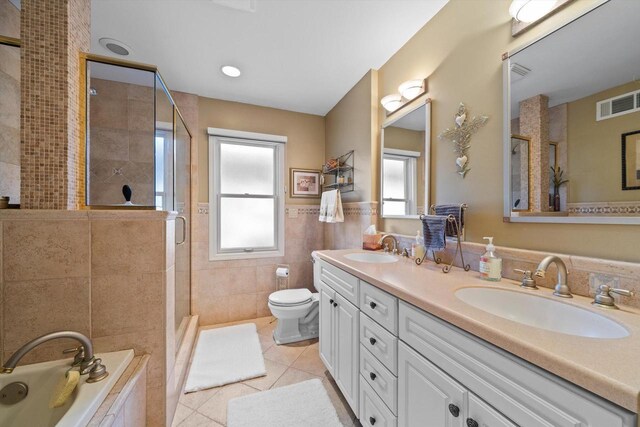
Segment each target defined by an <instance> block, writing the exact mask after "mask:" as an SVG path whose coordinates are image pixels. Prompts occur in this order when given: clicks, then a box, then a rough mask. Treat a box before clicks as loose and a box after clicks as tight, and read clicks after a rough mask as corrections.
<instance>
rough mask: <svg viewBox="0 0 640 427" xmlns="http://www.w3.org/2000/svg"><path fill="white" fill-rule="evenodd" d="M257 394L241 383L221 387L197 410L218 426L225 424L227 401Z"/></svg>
mask: <svg viewBox="0 0 640 427" xmlns="http://www.w3.org/2000/svg"><path fill="white" fill-rule="evenodd" d="M257 392H258V390H256V389H255V388H253V387H249V386H248V385H244V384H242V383H236V384H230V385H227V386H224V387H222V390H220V391H219V392H218V393H216V394H215V395H214V396H213V397H212V398H211V399H209V400H207V401H206V402H205V403H204V405H202V406H200V408H198V412H200V413H201V414H202V415H204V416H207V417H209V418H211V419H212V420H214V421H216V422H218V423H220V424H226V423H227V403H229V400H231V399H233V398H236V397H240V396H247V395H249V394H253V393H257Z"/></svg>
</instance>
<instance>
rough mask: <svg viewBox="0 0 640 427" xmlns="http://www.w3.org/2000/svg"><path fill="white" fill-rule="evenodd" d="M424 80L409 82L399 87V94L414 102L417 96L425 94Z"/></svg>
mask: <svg viewBox="0 0 640 427" xmlns="http://www.w3.org/2000/svg"><path fill="white" fill-rule="evenodd" d="M424 82H425V81H424V80H407V81H406V82H404V83H402V84H401V85H400V86H398V92H400V95H402V97H403V98H404V99H407V100H412V99H413V98H415V97H416V96H418V95H420V94H421V93H423V92H424V90H423V86H424Z"/></svg>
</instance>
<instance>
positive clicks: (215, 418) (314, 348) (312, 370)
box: [173, 317, 360, 427]
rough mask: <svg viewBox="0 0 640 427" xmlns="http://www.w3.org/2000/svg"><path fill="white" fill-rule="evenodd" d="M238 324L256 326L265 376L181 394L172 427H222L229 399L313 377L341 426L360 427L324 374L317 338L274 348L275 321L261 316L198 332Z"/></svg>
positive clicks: (336, 389)
mask: <svg viewBox="0 0 640 427" xmlns="http://www.w3.org/2000/svg"><path fill="white" fill-rule="evenodd" d="M241 323H255V324H256V327H257V328H258V336H259V337H260V344H261V345H262V353H263V354H264V362H265V365H266V368H267V375H266V376H264V377H260V378H254V379H251V380H247V381H243V382H241V383H235V384H229V385H226V386H222V387H216V388H212V389H209V390H203V391H199V392H196V393H189V394H183V395H182V396H181V397H180V402H179V403H178V408H177V410H176V413H175V416H174V418H173V426H174V427H177V426H180V427H191V426H211V427H216V426H225V425H226V424H227V402H228V401H229V399H233V398H234V397H239V396H245V395H247V394H251V393H257V392H259V391H262V390H268V389H271V388H276V387H282V386H285V385H289V384H295V383H299V382H302V381H306V380H309V379H313V378H319V379H321V380H322V383H323V384H324V387H325V389H326V390H327V393H328V394H329V397H330V399H331V402H332V403H333V406H334V407H335V408H336V412H337V413H338V417H339V418H340V421H341V422H342V424H343V425H344V426H345V427H359V426H360V423H359V422H358V420H356V419H355V415H354V414H353V412H352V411H351V409H350V408H349V405H348V404H347V402H346V401H345V400H344V398H343V397H342V394H341V393H340V391H339V390H338V386H337V385H336V383H335V382H334V381H333V378H331V376H330V375H329V373H328V372H326V371H325V367H324V364H323V363H322V361H321V360H320V355H319V354H318V340H317V339H315V340H309V341H303V342H299V343H292V344H287V345H276V344H275V342H274V341H273V336H272V334H273V329H274V328H275V326H276V320H275V318H273V317H261V318H258V319H253V320H244V321H240V322H232V323H225V324H221V325H215V326H205V327H203V328H200V330H203V329H211V328H220V327H223V326H229V325H238V324H241ZM300 427H304V426H300Z"/></svg>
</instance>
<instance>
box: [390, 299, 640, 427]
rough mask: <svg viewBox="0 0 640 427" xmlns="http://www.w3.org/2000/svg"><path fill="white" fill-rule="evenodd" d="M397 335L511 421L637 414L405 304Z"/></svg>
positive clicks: (614, 420)
mask: <svg viewBox="0 0 640 427" xmlns="http://www.w3.org/2000/svg"><path fill="white" fill-rule="evenodd" d="M398 313H399V317H398V319H399V324H398V330H399V335H400V339H401V340H402V341H404V342H405V343H407V344H409V345H410V346H411V347H413V348H414V349H415V350H416V351H418V353H420V354H421V355H422V356H424V357H426V358H427V359H429V361H431V362H432V363H433V364H434V365H436V366H438V367H439V368H440V369H442V370H443V371H444V372H446V373H447V374H448V375H450V376H452V377H453V378H454V379H455V380H456V381H458V382H460V383H462V384H464V386H465V387H466V388H468V389H469V390H470V391H472V392H473V393H474V394H476V395H477V396H480V397H481V398H482V400H484V401H485V402H487V403H488V404H489V405H490V406H492V407H494V408H495V409H496V410H497V411H498V412H500V413H502V414H504V415H505V416H506V417H507V418H509V419H510V420H512V421H513V422H514V423H515V424H517V425H521V426H526V427H542V426H544V427H575V426H594V427H595V426H607V427H623V426H625V427H626V426H635V425H636V416H635V414H632V413H631V412H629V411H626V410H624V409H622V408H620V407H618V406H616V405H614V404H612V403H611V402H608V401H606V400H605V399H603V398H601V397H598V396H595V395H593V394H591V393H589V392H587V391H585V390H583V389H581V388H579V387H577V386H575V385H573V384H571V383H569V382H567V381H565V380H563V379H562V378H559V377H557V376H555V375H553V374H551V373H549V372H547V371H544V370H542V369H540V368H538V367H537V366H534V365H532V364H530V363H529V362H526V361H524V360H522V359H520V358H518V357H516V356H513V355H512V354H509V353H507V352H506V351H504V350H502V349H500V348H498V347H496V346H494V345H492V344H490V343H487V342H486V341H483V340H481V339H480V338H477V337H475V336H473V335H471V334H469V333H467V332H465V331H463V330H461V329H459V328H457V327H455V326H453V325H451V324H449V323H447V322H445V321H443V320H441V319H439V318H437V317H435V316H433V315H431V314H429V313H426V312H425V311H423V310H420V309H418V308H416V307H413V306H412V305H410V304H407V303H405V302H400V304H399V309H398Z"/></svg>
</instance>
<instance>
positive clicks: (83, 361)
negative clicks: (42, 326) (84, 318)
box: [0, 331, 109, 383]
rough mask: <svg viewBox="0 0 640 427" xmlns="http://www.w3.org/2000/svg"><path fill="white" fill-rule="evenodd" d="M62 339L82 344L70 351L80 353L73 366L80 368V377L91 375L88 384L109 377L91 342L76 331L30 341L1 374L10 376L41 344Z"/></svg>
mask: <svg viewBox="0 0 640 427" xmlns="http://www.w3.org/2000/svg"><path fill="white" fill-rule="evenodd" d="M61 338H71V339H74V340H76V341H78V342H79V343H80V347H78V348H75V349H71V350H70V351H77V352H78V354H77V355H76V357H75V359H74V364H73V365H72V366H75V365H76V364H78V365H79V366H80V375H85V374H89V378H88V379H87V382H88V383H94V382H98V381H101V380H103V379H105V378H106V377H107V376H108V375H109V373H108V372H107V368H106V367H105V366H104V365H103V364H102V360H101V359H96V357H95V356H94V354H93V344H92V343H91V340H90V339H89V338H87V337H86V336H85V335H83V334H81V333H80V332H75V331H58V332H51V333H50V334H45V335H42V336H40V337H38V338H35V339H33V340H31V341H29V342H28V343H26V344H25V345H23V346H22V347H20V348H19V349H18V350H16V352H15V353H13V354H12V355H11V357H10V358H9V359H8V360H7V361H6V363H5V364H4V366H2V370H1V371H0V373H2V374H10V373H11V372H13V370H14V368H15V367H16V365H17V364H18V362H19V361H20V359H22V358H23V357H24V356H25V355H26V354H27V353H29V352H30V351H31V350H33V349H34V348H36V347H37V346H39V345H40V344H44V343H45V342H48V341H52V340H55V339H61ZM67 352H69V351H67V350H65V353H67Z"/></svg>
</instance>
